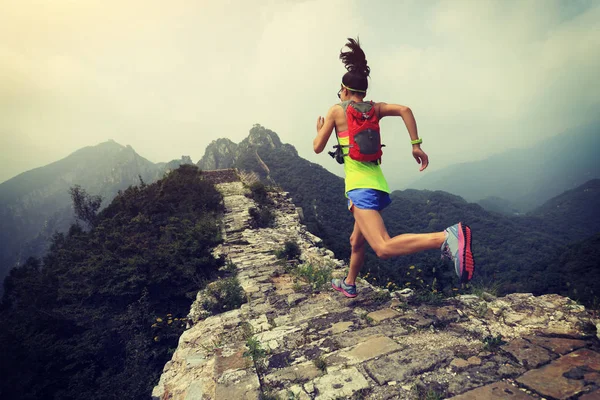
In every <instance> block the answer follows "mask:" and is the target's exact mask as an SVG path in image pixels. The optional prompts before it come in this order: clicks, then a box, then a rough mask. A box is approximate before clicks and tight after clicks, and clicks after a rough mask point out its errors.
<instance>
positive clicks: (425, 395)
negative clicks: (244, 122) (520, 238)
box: [152, 179, 600, 400]
mask: <svg viewBox="0 0 600 400" xmlns="http://www.w3.org/2000/svg"><path fill="white" fill-rule="evenodd" d="M231 180H234V179H231ZM218 187H219V188H220V190H221V191H222V192H223V193H224V196H225V206H226V209H227V213H226V215H225V221H224V222H225V223H224V225H225V231H224V239H225V240H224V243H223V244H222V245H221V246H219V248H218V249H217V250H216V251H217V252H218V253H220V254H225V255H227V257H229V258H230V259H231V261H232V262H233V263H235V264H236V265H237V267H238V271H239V272H238V278H239V280H240V283H241V285H242V287H243V289H244V291H245V293H246V297H247V300H248V301H247V303H245V304H244V305H243V306H242V307H241V309H239V310H233V311H229V312H226V313H222V314H219V315H215V316H210V317H208V318H205V319H201V318H200V315H201V314H200V313H199V312H197V309H198V307H199V305H198V304H197V303H195V304H194V305H193V306H192V310H191V312H190V318H191V319H192V320H193V323H194V324H193V326H191V327H190V329H188V330H186V331H185V332H184V333H183V335H182V336H181V338H180V341H179V346H178V348H177V350H176V351H175V353H174V354H173V358H172V359H171V361H169V362H168V363H167V364H166V365H165V368H164V371H163V374H162V376H161V379H160V382H159V384H158V385H157V386H156V387H155V388H154V391H153V393H152V396H153V399H161V400H162V399H165V400H166V399H182V400H183V399H185V400H194V399H223V400H229V399H232V400H233V399H236V400H237V399H258V398H260V396H261V392H262V393H266V394H268V395H269V396H271V397H265V398H279V399H318V400H321V399H442V398H452V399H456V400H463V399H540V398H545V399H574V398H579V399H582V400H590V399H600V344H599V341H598V338H597V337H596V336H595V335H596V331H595V326H594V324H597V323H598V322H599V321H597V320H593V319H592V318H591V315H590V313H589V312H588V311H586V310H585V309H584V308H583V307H581V306H579V305H577V304H575V303H574V302H572V301H571V300H569V299H567V298H564V297H561V296H558V295H545V296H539V297H534V296H532V295H530V294H512V295H508V296H506V297H503V298H494V297H493V296H486V299H487V300H484V299H481V298H479V297H477V296H472V295H465V296H460V297H457V298H454V299H448V300H445V301H444V302H443V303H442V304H440V305H435V306H434V305H426V304H421V305H415V304H413V303H411V302H406V301H405V300H404V299H403V298H402V296H392V297H391V298H389V296H386V295H385V293H383V292H382V291H380V290H378V289H377V288H374V287H372V286H371V285H369V284H368V283H367V282H364V281H361V282H360V283H359V296H358V297H356V298H355V299H347V298H345V297H344V296H342V295H340V294H339V293H338V292H335V291H333V290H324V291H322V292H313V291H312V290H311V288H310V287H309V285H307V284H304V285H303V286H301V285H300V284H299V283H297V282H296V278H295V277H294V275H293V274H291V273H288V272H286V268H284V266H283V265H282V263H281V261H279V260H278V259H277V258H276V257H275V255H274V250H276V249H280V248H282V247H283V244H284V243H285V242H286V241H288V240H292V241H295V242H296V243H298V244H299V246H300V248H301V250H302V256H301V260H302V262H303V263H310V264H312V265H318V266H328V267H330V268H332V270H333V271H334V276H343V269H342V268H343V267H344V265H343V263H342V262H341V261H339V260H336V259H334V258H333V253H332V252H331V251H329V250H326V249H324V248H322V247H321V240H320V239H319V238H317V237H315V236H314V235H312V234H310V233H309V232H308V231H307V230H306V228H305V227H304V226H303V225H301V223H300V218H299V215H298V212H297V209H296V207H295V206H294V205H293V204H292V202H291V200H290V199H289V197H288V196H287V195H286V194H282V193H277V194H273V198H274V200H275V201H276V205H277V210H276V215H277V218H276V225H275V228H267V229H256V230H251V229H249V228H248V223H247V221H248V218H249V214H248V209H249V208H250V207H252V206H254V203H253V201H252V200H251V199H249V198H247V197H246V196H244V193H245V190H246V189H245V188H244V185H243V184H242V183H241V182H235V181H234V182H226V183H220V184H219V185H218ZM395 294H396V295H397V293H395ZM250 327H251V329H250ZM250 331H251V334H252V335H253V337H254V338H255V339H256V340H257V341H258V342H259V343H260V345H261V346H262V348H264V349H265V350H266V356H265V358H264V360H265V367H264V368H258V369H259V371H258V373H257V369H256V368H255V366H254V365H253V363H252V361H251V359H250V358H249V357H244V353H245V352H246V351H247V347H246V342H247V339H248V335H249V332H250ZM499 335H500V337H501V338H502V340H503V341H504V342H505V343H501V342H500V341H499V340H494V339H493V338H498V337H499ZM276 396H277V397H276Z"/></svg>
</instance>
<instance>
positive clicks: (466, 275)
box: [441, 222, 475, 283]
mask: <svg viewBox="0 0 600 400" xmlns="http://www.w3.org/2000/svg"><path fill="white" fill-rule="evenodd" d="M444 232H445V233H446V240H445V241H444V243H443V244H442V248H441V250H442V258H444V257H448V258H449V259H450V260H452V261H453V262H454V269H455V271H456V275H457V276H458V279H459V280H460V282H461V283H467V282H469V281H470V280H471V279H472V278H473V272H474V271H475V261H474V260H473V253H472V252H471V228H469V227H468V226H467V225H465V224H463V223H462V222H459V223H458V224H455V225H452V226H450V227H448V228H446V229H445V230H444Z"/></svg>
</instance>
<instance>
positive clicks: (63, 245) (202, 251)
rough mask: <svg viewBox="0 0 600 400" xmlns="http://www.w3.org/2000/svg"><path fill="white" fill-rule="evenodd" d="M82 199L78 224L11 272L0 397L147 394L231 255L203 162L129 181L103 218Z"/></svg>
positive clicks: (1, 323)
mask: <svg viewBox="0 0 600 400" xmlns="http://www.w3.org/2000/svg"><path fill="white" fill-rule="evenodd" d="M78 199H79V200H78V203H79V204H75V209H76V210H78V216H79V217H80V218H79V222H78V224H76V225H73V226H71V228H70V229H69V231H68V233H66V234H61V233H59V234H56V235H55V236H54V237H53V239H52V245H51V248H50V251H49V252H48V254H47V255H46V256H45V257H44V258H43V260H39V259H36V258H30V259H28V260H27V262H26V263H25V264H24V265H21V266H20V267H18V268H15V269H13V270H12V271H11V273H10V275H9V276H8V277H7V278H6V280H5V283H4V288H5V292H4V297H3V298H2V304H1V306H0V353H1V354H2V357H1V358H0V374H1V375H2V379H1V380H0V398H2V399H147V398H148V396H149V393H150V392H151V390H152V387H153V385H154V384H155V383H156V380H157V379H158V377H159V374H160V371H161V370H162V368H163V366H164V364H165V362H166V361H168V359H169V358H170V353H171V352H172V351H173V350H174V348H175V347H176V345H177V341H178V339H179V336H180V334H181V332H183V330H184V327H185V318H184V317H185V316H187V314H188V312H189V308H190V304H191V302H192V299H193V298H195V295H196V293H197V291H198V290H199V289H200V288H202V287H203V286H204V284H205V283H206V282H208V281H209V280H210V279H212V278H214V276H215V274H216V271H217V269H218V268H219V266H221V265H222V264H223V263H222V261H221V260H216V259H215V258H214V257H213V256H212V255H211V250H212V249H213V247H214V246H215V245H216V244H217V243H219V241H220V227H219V221H220V220H219V218H220V216H219V214H220V212H221V211H222V198H221V195H220V193H218V192H217V191H216V189H215V188H214V186H213V185H212V184H210V183H209V182H207V181H204V180H203V179H202V175H201V172H200V171H199V170H198V168H197V167H195V166H190V165H184V166H182V167H181V168H179V169H177V170H175V171H173V172H171V173H170V174H169V175H167V176H166V177H164V178H163V179H161V180H159V181H158V182H156V183H154V184H150V185H145V184H142V185H140V186H132V187H129V188H128V189H126V190H125V191H123V192H120V193H119V194H118V195H117V197H116V198H115V199H114V200H113V201H112V202H111V203H110V205H109V206H108V207H106V208H105V209H104V210H103V211H101V212H100V213H99V214H98V215H95V214H94V212H93V211H94V209H95V207H94V202H95V200H97V199H95V198H94V197H93V196H89V195H87V194H86V193H85V192H82V191H79V196H78ZM82 204H83V206H82ZM86 204H87V206H86ZM88 206H89V207H88ZM42 264H43V267H42Z"/></svg>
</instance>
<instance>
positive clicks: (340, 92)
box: [337, 88, 343, 100]
mask: <svg viewBox="0 0 600 400" xmlns="http://www.w3.org/2000/svg"><path fill="white" fill-rule="evenodd" d="M342 89H343V88H340V90H339V91H338V93H337V94H338V99H340V100H341V99H342V96H341V94H342Z"/></svg>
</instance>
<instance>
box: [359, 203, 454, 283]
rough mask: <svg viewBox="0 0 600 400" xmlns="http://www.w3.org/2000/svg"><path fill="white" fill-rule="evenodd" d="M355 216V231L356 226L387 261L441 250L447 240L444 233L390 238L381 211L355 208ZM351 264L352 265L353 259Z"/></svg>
mask: <svg viewBox="0 0 600 400" xmlns="http://www.w3.org/2000/svg"><path fill="white" fill-rule="evenodd" d="M353 214H354V220H355V231H356V226H358V229H359V231H360V234H361V235H362V236H363V237H364V238H365V240H366V241H367V242H368V243H369V245H370V246H371V248H372V249H373V250H374V251H375V253H376V254H377V257H379V258H383V259H386V258H390V257H395V256H403V255H407V254H413V253H418V252H419V251H423V250H429V249H439V248H440V247H441V246H442V243H444V240H445V238H446V235H445V234H444V232H434V233H405V234H402V235H398V236H394V237H393V238H390V235H389V234H388V232H387V230H386V229H385V224H384V223H383V218H381V214H380V213H379V211H376V210H361V209H359V208H357V207H354V210H353ZM363 260H364V256H363ZM350 263H351V264H352V259H351V260H350ZM351 267H352V265H351ZM351 270H352V268H351ZM348 283H350V282H348Z"/></svg>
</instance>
